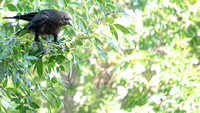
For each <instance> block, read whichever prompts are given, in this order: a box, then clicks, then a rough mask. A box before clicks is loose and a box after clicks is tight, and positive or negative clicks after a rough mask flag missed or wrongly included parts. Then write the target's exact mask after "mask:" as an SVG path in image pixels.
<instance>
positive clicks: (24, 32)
mask: <svg viewBox="0 0 200 113" xmlns="http://www.w3.org/2000/svg"><path fill="white" fill-rule="evenodd" d="M26 33H28V29H25V30H22V31H21V32H20V33H19V35H18V36H20V37H21V36H24V35H25V34H26Z"/></svg>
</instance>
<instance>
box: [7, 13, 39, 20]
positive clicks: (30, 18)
mask: <svg viewBox="0 0 200 113" xmlns="http://www.w3.org/2000/svg"><path fill="white" fill-rule="evenodd" d="M36 14H38V12H33V13H28V14H26V15H20V16H14V17H4V18H3V19H20V20H26V21H30V20H32V18H33V17H34V16H35V15H36Z"/></svg>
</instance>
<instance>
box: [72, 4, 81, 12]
mask: <svg viewBox="0 0 200 113" xmlns="http://www.w3.org/2000/svg"><path fill="white" fill-rule="evenodd" d="M81 6H82V4H80V5H79V6H78V7H77V8H76V9H75V10H74V11H76V10H77V9H79V8H80V7H81Z"/></svg>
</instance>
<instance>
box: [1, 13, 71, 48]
mask: <svg viewBox="0 0 200 113" xmlns="http://www.w3.org/2000/svg"><path fill="white" fill-rule="evenodd" d="M3 19H20V20H26V21H29V23H28V24H27V25H26V26H25V27H24V28H22V29H21V30H19V31H18V32H17V33H16V35H19V33H20V32H21V31H23V30H25V29H27V30H28V33H33V34H35V38H34V41H35V42H36V43H37V44H38V45H39V43H38V38H39V35H41V36H47V35H53V36H54V41H55V42H57V37H58V33H59V32H60V30H61V28H62V27H63V26H64V25H70V26H72V27H73V23H72V16H71V15H70V13H68V12H65V11H57V10H54V9H45V10H42V11H40V12H32V13H28V14H25V15H19V16H14V17H4V18H3ZM39 46H40V45H39ZM40 47H41V46H40Z"/></svg>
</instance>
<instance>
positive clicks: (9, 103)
mask: <svg viewBox="0 0 200 113" xmlns="http://www.w3.org/2000/svg"><path fill="white" fill-rule="evenodd" d="M2 100H4V102H7V103H8V105H9V106H10V107H11V108H12V109H15V107H14V106H13V105H12V103H11V102H9V101H8V100H6V99H2Z"/></svg>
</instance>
